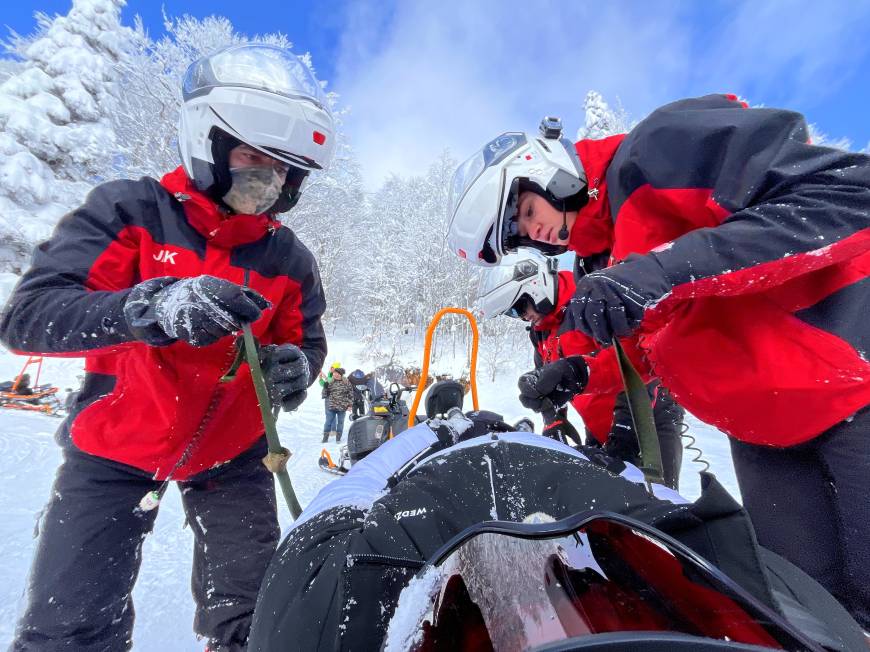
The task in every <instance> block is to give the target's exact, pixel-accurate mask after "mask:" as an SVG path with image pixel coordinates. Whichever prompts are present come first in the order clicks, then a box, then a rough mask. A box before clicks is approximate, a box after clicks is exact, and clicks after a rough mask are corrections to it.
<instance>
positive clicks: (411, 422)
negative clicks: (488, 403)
mask: <svg viewBox="0 0 870 652" xmlns="http://www.w3.org/2000/svg"><path fill="white" fill-rule="evenodd" d="M449 313H453V314H454V315H465V317H466V318H467V319H468V323H469V324H471V371H470V378H469V383H471V403H472V405H473V406H474V409H475V410H477V409H479V408H478V405H477V339H478V335H477V321H476V320H475V319H474V315H472V314H471V313H470V312H469V311H468V310H465V309H464V308H442V309H441V310H439V311H438V312H437V313H435V316H434V317H432V321H431V322H429V328H427V329H426V344H425V348H424V349H423V371H422V372H421V373H420V383H419V385H423V384H425V382H426V378H428V377H429V355H430V354H431V351H432V336H433V335H434V334H435V329H436V328H437V327H438V322H439V321H441V318H442V317H443V316H444V315H446V314H449ZM419 385H418V389H417V391H416V392H415V393H414V405H412V406H411V413H410V414H409V415H408V427H409V428H413V427H414V426H415V425H416V417H417V408H419V407H420V399H421V398H422V397H423V392H422V391H420V389H419Z"/></svg>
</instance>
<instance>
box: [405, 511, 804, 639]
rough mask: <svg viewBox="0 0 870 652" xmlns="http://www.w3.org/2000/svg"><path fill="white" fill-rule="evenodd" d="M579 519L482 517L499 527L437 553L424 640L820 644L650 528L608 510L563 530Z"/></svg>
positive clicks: (702, 561)
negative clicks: (643, 635) (601, 637)
mask: <svg viewBox="0 0 870 652" xmlns="http://www.w3.org/2000/svg"><path fill="white" fill-rule="evenodd" d="M581 516H582V515H581ZM571 520H572V519H566V520H565V521H561V522H559V523H558V524H556V523H552V524H545V525H543V526H538V525H535V526H528V525H522V524H516V523H510V524H507V523H491V524H482V525H483V526H490V528H491V529H494V530H498V531H481V532H480V533H478V534H473V535H471V536H470V537H467V536H466V538H465V539H464V540H462V541H461V542H460V543H458V544H457V545H456V546H455V547H453V548H452V549H451V550H449V552H445V553H440V552H439V553H438V554H437V555H436V558H435V560H434V561H433V564H434V565H435V566H436V567H437V568H438V570H439V571H440V575H439V579H438V583H437V584H436V586H435V590H433V591H432V592H431V593H430V595H431V598H430V599H431V604H430V608H429V610H428V612H427V613H426V614H425V616H424V618H423V622H422V623H421V629H420V634H419V636H418V639H417V641H418V645H417V647H416V649H417V650H427V651H434V650H447V649H451V650H462V649H469V650H470V649H495V650H525V649H530V648H533V647H536V646H539V645H544V644H548V643H553V642H557V641H563V640H570V639H574V638H578V637H579V638H584V637H590V636H594V635H596V634H603V633H611V634H612V633H617V632H676V633H681V634H685V635H687V636H694V637H706V638H712V639H718V640H722V641H736V642H742V643H747V644H753V645H761V646H767V647H772V648H777V649H789V650H798V649H806V648H807V647H808V646H809V647H810V648H812V647H813V645H812V643H809V642H808V641H807V640H806V639H805V638H804V637H803V635H802V634H800V633H799V632H797V631H796V630H794V629H793V628H792V627H791V625H789V624H788V623H787V622H786V621H784V620H783V619H782V618H781V617H779V616H778V615H777V614H775V613H774V612H773V611H771V610H770V609H769V608H767V607H766V606H765V605H763V604H761V603H759V602H758V601H757V600H756V599H755V598H753V597H752V596H751V595H750V594H748V593H747V592H746V591H744V590H743V589H742V588H740V587H739V586H738V585H737V584H735V583H734V582H733V581H732V580H730V579H729V578H728V577H727V576H725V575H724V574H722V573H721V571H719V570H718V569H716V568H715V567H713V566H711V565H710V564H709V563H708V562H706V561H705V560H703V559H702V558H700V557H698V556H697V555H695V554H694V553H693V552H692V551H691V550H689V549H688V548H686V547H685V546H682V544H679V543H678V542H676V541H675V540H673V539H670V537H667V536H666V535H663V534H661V533H660V532H658V531H656V530H654V529H653V528H649V527H648V526H645V525H644V524H641V523H638V522H636V521H633V520H632V519H628V518H626V517H621V516H618V515H615V514H607V515H593V516H591V517H590V516H588V515H587V516H586V517H585V519H583V520H582V521H581V522H580V524H579V525H577V526H573V525H571V526H570V527H568V528H567V531H565V529H566V528H564V527H562V524H565V523H567V522H569V521H571ZM574 520H575V522H577V521H576V517H574ZM553 526H559V527H553ZM479 529H485V528H479ZM462 537H463V535H460V537H457V538H458V539H461V538H462ZM449 546H450V544H448V546H445V548H449Z"/></svg>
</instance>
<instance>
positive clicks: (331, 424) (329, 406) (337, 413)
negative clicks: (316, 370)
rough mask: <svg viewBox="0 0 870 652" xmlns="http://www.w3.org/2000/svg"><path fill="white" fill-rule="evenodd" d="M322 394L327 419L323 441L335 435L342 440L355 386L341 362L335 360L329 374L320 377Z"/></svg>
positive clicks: (336, 438) (337, 439) (336, 439)
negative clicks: (345, 417)
mask: <svg viewBox="0 0 870 652" xmlns="http://www.w3.org/2000/svg"><path fill="white" fill-rule="evenodd" d="M320 386H321V387H322V388H323V389H322V390H321V394H320V395H321V396H322V397H323V401H324V411H325V412H326V421H325V422H324V424H323V443H324V444H325V443H326V442H327V441H329V438H330V437H335V441H337V442H339V441H341V435H342V433H343V432H344V414H345V412H347V411H348V410H350V409H351V407H352V406H353V387H352V386H351V384H350V381H349V380H348V379H347V378H346V377H345V370H344V368H343V367H342V366H341V363H340V362H334V363H333V364H332V368H331V369H330V370H329V374H328V375H327V376H326V377H325V378H321V379H320Z"/></svg>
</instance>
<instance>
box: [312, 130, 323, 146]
mask: <svg viewBox="0 0 870 652" xmlns="http://www.w3.org/2000/svg"><path fill="white" fill-rule="evenodd" d="M311 137H312V138H313V139H314V142H315V143H317V144H318V145H322V144H323V143H325V142H326V134H322V133H320V132H319V131H315V132H314V133H312V134H311Z"/></svg>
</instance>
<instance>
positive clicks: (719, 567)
mask: <svg viewBox="0 0 870 652" xmlns="http://www.w3.org/2000/svg"><path fill="white" fill-rule="evenodd" d="M509 431H510V427H509V426H507V425H506V424H504V423H502V422H501V419H500V417H499V416H498V415H495V414H493V413H486V412H471V413H468V415H467V416H463V415H462V413H461V412H459V410H458V409H454V410H452V411H450V412H449V413H448V415H447V418H443V419H438V420H434V419H433V420H430V421H429V422H427V423H424V424H420V425H418V426H416V427H414V428H412V429H410V430H406V431H405V432H403V433H401V434H399V435H398V436H397V437H395V438H393V439H391V440H389V441H387V442H385V443H384V444H383V445H382V446H380V447H379V448H378V449H377V450H375V451H374V452H372V453H371V454H370V455H369V456H368V457H366V458H365V459H363V460H361V461H360V462H358V463H357V464H355V465H354V467H353V468H352V469H351V471H350V472H349V473H348V474H347V475H346V476H344V477H342V478H341V479H339V480H336V481H335V482H332V483H330V484H329V485H327V486H326V487H324V488H323V489H322V490H321V491H320V493H319V494H318V495H317V497H316V498H315V499H314V500H313V501H312V503H311V504H310V505H309V506H308V507H307V508H306V509H305V511H304V512H303V513H302V515H301V516H300V517H299V519H297V521H296V522H295V523H294V524H293V529H291V530H290V532H289V533H288V535H287V538H286V539H285V540H284V542H283V543H282V544H281V546H280V547H279V549H278V552H277V553H276V555H275V557H274V558H273V560H272V563H271V565H270V567H269V570H268V571H267V573H266V576H265V579H264V581H263V587H262V589H261V591H260V596H259V598H258V599H257V607H256V611H255V613H254V621H253V624H252V627H251V637H250V640H249V644H248V652H274V651H275V650H305V651H306V652H314V651H323V652H325V651H332V650H403V651H404V650H413V651H426V652H441V651H444V652H447V651H450V652H456V651H468V652H472V651H474V652H478V651H480V650H501V651H507V650H515V651H520V650H529V649H536V650H556V649H558V650H575V649H577V650H581V649H594V650H605V649H606V650H613V651H618V650H619V651H624V652H635V651H636V650H653V649H655V650H711V651H712V650H719V651H721V652H726V651H727V650H735V651H737V650H745V651H747V652H748V651H749V650H755V651H758V650H762V649H770V648H776V649H786V650H821V649H823V646H824V647H825V648H828V649H832V650H860V649H861V647H863V645H864V643H863V635H862V633H861V628H860V627H859V626H858V625H857V623H855V621H854V620H853V619H852V618H850V616H849V614H848V613H847V612H846V611H845V610H844V609H843V607H841V606H840V605H839V604H838V603H837V601H836V600H834V599H833V598H832V597H831V595H830V594H828V593H827V592H826V591H825V590H824V589H823V588H822V587H821V586H819V585H818V584H817V583H815V582H814V581H813V580H812V579H810V578H809V577H808V576H807V575H806V574H804V573H803V572H801V571H800V570H798V569H797V568H796V567H794V566H793V565H791V564H789V563H788V562H786V561H785V560H784V559H782V558H781V557H779V556H778V555H775V554H773V553H771V552H770V551H769V550H766V549H764V548H761V547H759V546H758V545H757V544H756V543H755V540H754V536H753V533H752V526H751V524H750V522H749V519H748V518H747V517H746V514H745V512H744V511H743V510H742V509H741V507H740V505H739V504H737V503H736V502H735V501H734V499H733V498H731V497H730V496H729V495H728V494H727V492H725V490H724V489H722V487H721V486H720V485H719V484H718V483H717V482H716V480H715V478H714V477H713V476H712V475H709V474H704V476H703V483H702V486H703V492H702V495H701V497H700V498H699V499H698V500H697V501H696V502H695V503H689V502H688V501H686V500H685V499H683V498H682V497H681V496H680V495H679V494H677V493H676V492H675V491H672V490H670V489H667V488H666V487H663V486H661V485H656V484H652V485H647V484H645V482H644V478H643V475H642V474H641V472H640V471H639V470H638V469H637V468H636V467H634V466H631V465H626V464H624V463H622V462H620V461H618V460H615V459H613V458H609V457H607V456H606V455H604V454H603V452H602V451H601V449H598V448H592V449H580V450H578V449H575V448H571V447H569V446H567V445H565V444H562V443H561V442H557V441H553V440H551V439H547V438H545V437H541V436H540V435H535V434H533V433H526V432H509Z"/></svg>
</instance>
